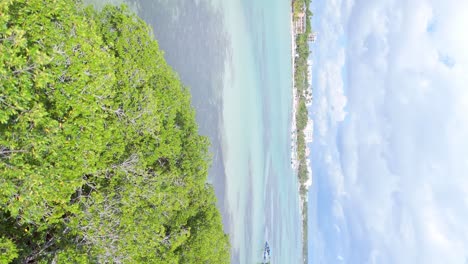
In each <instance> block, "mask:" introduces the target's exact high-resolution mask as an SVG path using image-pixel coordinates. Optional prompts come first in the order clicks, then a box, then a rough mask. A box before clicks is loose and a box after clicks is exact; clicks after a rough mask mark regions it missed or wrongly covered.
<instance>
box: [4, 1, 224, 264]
mask: <svg viewBox="0 0 468 264" xmlns="http://www.w3.org/2000/svg"><path fill="white" fill-rule="evenodd" d="M0 65H1V66H0V91H1V93H0V174H1V176H0V189H1V192H0V254H1V255H0V263H9V262H13V263H228V262H229V259H230V256H229V240H228V237H227V236H226V235H225V234H224V232H223V229H222V223H221V217H220V214H219V212H218V210H217V208H216V198H215V196H214V192H213V188H212V187H211V186H210V185H208V184H207V183H206V177H207V169H208V166H209V155H208V150H207V149H208V144H209V143H208V140H207V139H206V138H204V137H201V136H200V135H198V128H197V125H196V123H195V113H194V111H193V109H191V108H190V107H189V106H190V95H189V92H188V90H187V89H186V88H185V87H183V86H182V84H181V83H180V81H179V80H178V77H177V76H176V74H175V73H174V72H173V71H172V70H171V68H170V67H169V66H168V65H167V64H166V62H165V61H164V58H163V53H162V51H161V50H159V48H158V44H157V42H156V41H155V40H153V37H152V35H151V33H150V29H149V28H148V26H147V25H146V24H145V23H144V22H143V21H142V20H140V19H139V18H137V17H135V16H134V15H132V14H130V13H129V12H128V11H127V10H126V8H125V7H124V6H122V7H110V6H107V7H105V8H104V9H103V10H102V11H101V12H97V11H95V10H94V9H92V8H90V7H88V8H85V7H84V6H83V5H82V4H81V3H80V2H77V1H75V0H61V1H53V0H51V1H42V0H6V1H1V2H0Z"/></svg>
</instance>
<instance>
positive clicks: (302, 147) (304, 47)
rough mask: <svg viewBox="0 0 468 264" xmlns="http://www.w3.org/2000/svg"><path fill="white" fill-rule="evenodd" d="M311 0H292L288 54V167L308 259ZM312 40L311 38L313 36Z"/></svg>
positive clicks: (304, 253) (303, 248)
mask: <svg viewBox="0 0 468 264" xmlns="http://www.w3.org/2000/svg"><path fill="white" fill-rule="evenodd" d="M309 4H310V0H292V1H291V21H290V23H291V53H292V54H291V55H292V58H291V60H292V62H291V63H292V100H293V102H292V113H291V114H292V118H291V167H292V169H293V171H294V174H295V175H296V177H297V178H298V194H299V200H300V213H301V220H302V225H301V233H302V255H303V262H304V263H307V258H308V252H307V250H308V238H307V230H308V228H307V202H308V201H307V193H308V188H309V185H310V183H311V177H312V175H311V170H310V168H309V164H308V162H307V159H308V154H309V150H308V149H307V140H306V135H305V131H308V128H307V127H308V126H309V123H310V122H311V120H309V114H308V110H307V105H309V103H311V102H312V94H311V91H310V89H309V88H310V85H309V82H310V80H309V78H310V77H309V76H308V74H307V67H308V62H307V61H308V56H309V54H310V51H309V47H308V41H309V36H310V35H311V33H312V29H311V25H310V16H311V15H312V13H311V12H310V10H309V8H308V6H309ZM312 41H313V40H312Z"/></svg>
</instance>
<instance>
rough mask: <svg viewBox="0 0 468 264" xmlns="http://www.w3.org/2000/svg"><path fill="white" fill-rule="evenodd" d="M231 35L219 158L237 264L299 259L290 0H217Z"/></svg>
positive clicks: (225, 79)
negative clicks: (265, 248) (266, 256)
mask: <svg viewBox="0 0 468 264" xmlns="http://www.w3.org/2000/svg"><path fill="white" fill-rule="evenodd" d="M222 7H223V10H224V12H223V13H224V15H225V25H226V28H227V32H228V35H229V39H230V40H231V60H230V61H229V63H228V65H227V67H226V74H225V78H224V93H223V100H224V108H223V120H224V122H223V130H222V135H223V144H224V146H223V154H224V155H223V156H224V166H225V170H226V199H225V203H226V208H227V211H228V213H229V217H230V221H229V224H230V225H231V226H230V228H229V230H230V232H231V241H232V246H233V247H234V250H235V251H236V252H235V254H234V256H235V258H236V259H234V261H233V262H234V263H253V262H254V261H257V260H260V256H261V249H262V245H263V243H264V241H265V240H268V241H269V242H270V244H271V247H272V252H273V254H272V255H273V258H272V262H273V263H300V261H301V248H302V247H301V233H300V225H301V223H300V216H299V205H298V204H299V202H298V192H297V180H296V177H295V176H294V175H293V173H292V170H291V167H290V134H289V130H290V122H291V119H290V116H291V100H292V98H291V91H292V90H291V85H292V84H291V82H292V80H291V78H292V76H291V35H290V12H289V10H290V2H289V1H288V0H286V1H285V0H263V1H260V0H257V1H242V2H240V1H222Z"/></svg>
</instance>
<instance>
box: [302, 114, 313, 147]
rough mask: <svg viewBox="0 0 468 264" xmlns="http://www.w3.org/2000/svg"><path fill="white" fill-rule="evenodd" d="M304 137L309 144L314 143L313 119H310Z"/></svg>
mask: <svg viewBox="0 0 468 264" xmlns="http://www.w3.org/2000/svg"><path fill="white" fill-rule="evenodd" d="M304 135H305V140H306V142H307V143H312V142H313V141H314V121H313V120H312V119H309V122H307V126H306V127H305V129H304Z"/></svg>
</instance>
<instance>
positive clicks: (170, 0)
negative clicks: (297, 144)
mask: <svg viewBox="0 0 468 264" xmlns="http://www.w3.org/2000/svg"><path fill="white" fill-rule="evenodd" d="M87 2H88V3H93V4H95V5H96V6H98V7H100V6H102V5H103V4H104V3H111V4H120V3H122V2H124V1H122V0H108V1H97V0H94V1H91V0H90V1H87ZM125 3H127V4H128V5H129V6H130V9H132V10H133V11H135V12H136V13H138V15H139V16H140V17H142V18H143V19H144V20H145V21H146V22H147V23H148V24H150V25H151V26H152V28H153V31H154V35H155V37H156V38H157V40H158V42H159V44H160V47H161V49H163V50H164V52H165V57H166V59H167V61H168V63H169V64H170V65H171V66H172V67H173V68H174V69H175V70H176V71H177V72H178V73H179V75H180V78H181V80H182V81H183V83H184V84H186V85H187V86H188V87H189V88H190V90H191V93H192V104H193V106H194V107H195V108H196V110H197V121H198V123H199V126H200V133H201V134H203V135H206V136H208V137H209V138H210V140H211V142H212V146H211V152H212V154H213V165H212V168H211V170H210V175H209V181H210V182H211V183H213V185H214V187H215V192H216V195H217V197H218V204H219V208H220V210H221V212H222V215H223V224H224V227H225V231H226V232H228V233H229V235H230V239H231V245H232V263H260V262H261V261H262V254H263V246H264V243H265V241H268V242H269V244H270V247H271V253H272V258H271V263H301V260H302V241H301V238H302V235H301V216H300V206H299V195H298V182H297V177H296V175H294V173H293V171H292V169H291V166H290V161H291V150H290V126H291V111H292V109H291V107H292V74H291V73H292V69H291V67H292V65H291V59H292V58H291V32H290V19H291V18H290V0H255V1H251V0H198V1H196V0H138V1H137V0H128V1H125Z"/></svg>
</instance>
